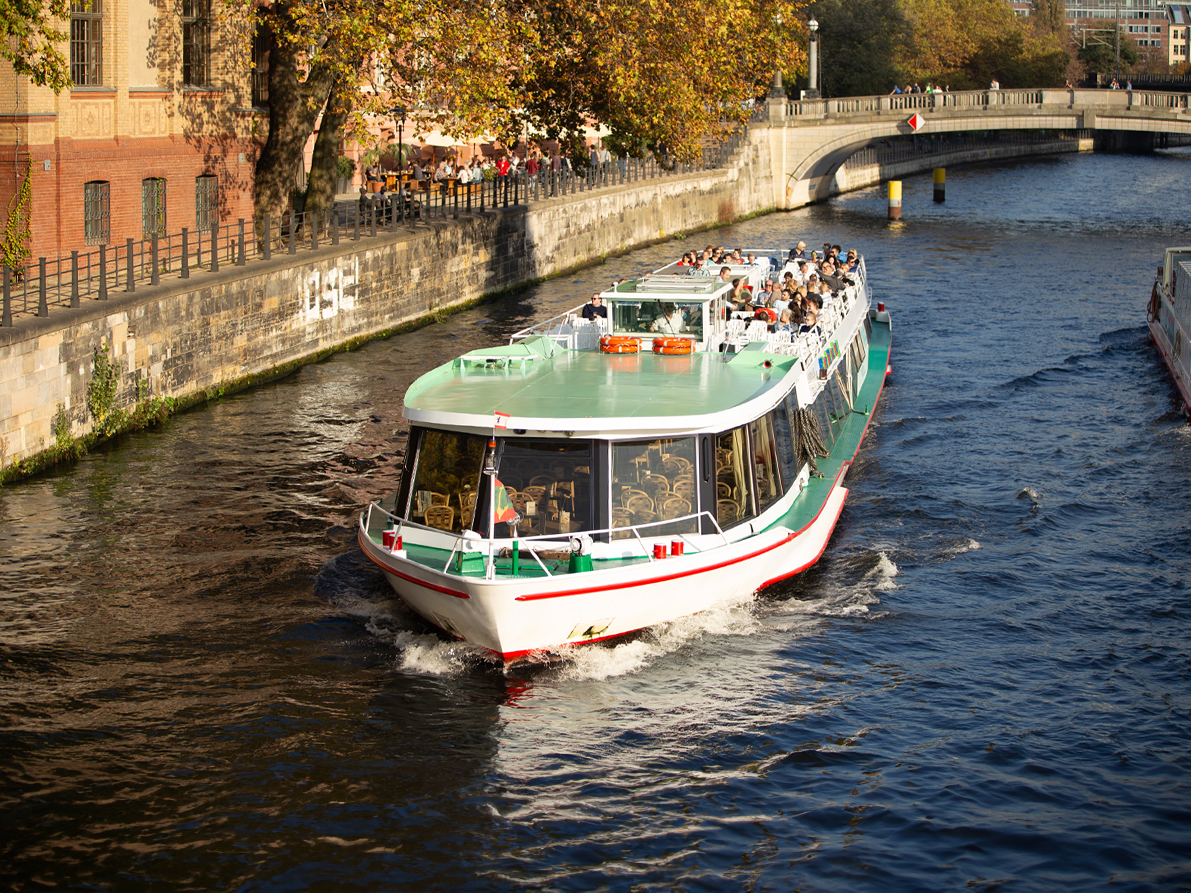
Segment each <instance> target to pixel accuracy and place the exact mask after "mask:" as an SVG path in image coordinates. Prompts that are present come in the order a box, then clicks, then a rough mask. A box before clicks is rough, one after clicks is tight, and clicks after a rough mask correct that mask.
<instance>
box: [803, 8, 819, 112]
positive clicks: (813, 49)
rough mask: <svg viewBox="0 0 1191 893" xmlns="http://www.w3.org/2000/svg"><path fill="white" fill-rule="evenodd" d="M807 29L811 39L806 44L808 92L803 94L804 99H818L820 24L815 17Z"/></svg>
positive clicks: (807, 24) (807, 25) (808, 23)
mask: <svg viewBox="0 0 1191 893" xmlns="http://www.w3.org/2000/svg"><path fill="white" fill-rule="evenodd" d="M806 27H807V28H809V29H810V32H811V34H810V38H809V39H808V40H807V43H806V56H807V67H806V90H805V91H804V93H803V99H818V98H819V33H818V32H819V23H818V22H816V21H815V18H814V16H812V17H811V20H810V21H809V22H807V23H806Z"/></svg>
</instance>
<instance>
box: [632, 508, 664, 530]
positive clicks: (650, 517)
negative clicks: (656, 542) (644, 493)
mask: <svg viewBox="0 0 1191 893" xmlns="http://www.w3.org/2000/svg"><path fill="white" fill-rule="evenodd" d="M657 519H658V513H657V512H654V511H650V510H649V509H642V510H641V511H639V512H633V523H634V524H635V525H637V526H638V527H640V526H641V525H642V524H652V523H653V522H654V521H656V520H657ZM654 532H656V531H654ZM650 533H651V532H650V531H643V532H642V534H641V535H642V536H649V535H650Z"/></svg>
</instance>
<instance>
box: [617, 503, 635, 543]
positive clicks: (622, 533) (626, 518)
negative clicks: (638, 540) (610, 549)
mask: <svg viewBox="0 0 1191 893" xmlns="http://www.w3.org/2000/svg"><path fill="white" fill-rule="evenodd" d="M632 523H633V516H632V514H631V513H630V512H629V510H628V509H612V528H613V533H612V539H614V540H618V539H624V538H626V537H630V536H632V533H630V532H629V531H627V530H616V528H618V527H630V526H632Z"/></svg>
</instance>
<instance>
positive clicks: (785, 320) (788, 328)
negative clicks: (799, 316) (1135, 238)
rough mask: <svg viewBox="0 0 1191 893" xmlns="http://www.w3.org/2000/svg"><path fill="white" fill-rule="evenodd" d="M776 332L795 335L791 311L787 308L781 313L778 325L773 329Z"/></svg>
mask: <svg viewBox="0 0 1191 893" xmlns="http://www.w3.org/2000/svg"><path fill="white" fill-rule="evenodd" d="M773 330H774V331H775V332H789V333H790V334H791V335H793V334H794V324H793V322H792V321H791V317H790V309H789V308H788V307H787V308H786V309H785V310H782V311H781V315H780V316H779V317H778V318H777V324H776V325H775V326H774V327H773Z"/></svg>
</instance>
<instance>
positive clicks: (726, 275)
mask: <svg viewBox="0 0 1191 893" xmlns="http://www.w3.org/2000/svg"><path fill="white" fill-rule="evenodd" d="M719 278H720V281H721V282H727V281H728V280H729V279H731V278H732V268H731V267H720V276H719Z"/></svg>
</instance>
